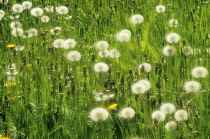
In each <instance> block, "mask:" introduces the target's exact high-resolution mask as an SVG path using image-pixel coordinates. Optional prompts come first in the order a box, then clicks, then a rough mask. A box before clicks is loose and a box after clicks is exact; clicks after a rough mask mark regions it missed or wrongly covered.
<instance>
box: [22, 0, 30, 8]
mask: <svg viewBox="0 0 210 139" xmlns="http://www.w3.org/2000/svg"><path fill="white" fill-rule="evenodd" d="M22 6H23V8H24V9H31V7H32V2H29V1H24V2H23V3H22Z"/></svg>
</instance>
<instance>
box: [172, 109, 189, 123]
mask: <svg viewBox="0 0 210 139" xmlns="http://www.w3.org/2000/svg"><path fill="white" fill-rule="evenodd" d="M174 118H175V119H176V121H184V120H187V119H188V113H187V112H186V111H185V110H178V111H176V113H175V114H174Z"/></svg>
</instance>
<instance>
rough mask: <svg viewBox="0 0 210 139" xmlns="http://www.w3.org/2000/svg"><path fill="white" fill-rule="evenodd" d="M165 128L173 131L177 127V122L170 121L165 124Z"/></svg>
mask: <svg viewBox="0 0 210 139" xmlns="http://www.w3.org/2000/svg"><path fill="white" fill-rule="evenodd" d="M165 128H166V130H168V131H173V130H175V129H176V128H177V123H176V122H175V121H170V122H168V123H166V125H165Z"/></svg>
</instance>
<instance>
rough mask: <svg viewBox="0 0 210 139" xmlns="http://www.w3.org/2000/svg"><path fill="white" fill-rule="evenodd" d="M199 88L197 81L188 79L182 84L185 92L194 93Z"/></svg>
mask: <svg viewBox="0 0 210 139" xmlns="http://www.w3.org/2000/svg"><path fill="white" fill-rule="evenodd" d="M200 89H201V84H200V83H199V82H197V81H188V82H186V83H185V84H184V90H185V91H186V93H195V92H198V91H199V90H200Z"/></svg>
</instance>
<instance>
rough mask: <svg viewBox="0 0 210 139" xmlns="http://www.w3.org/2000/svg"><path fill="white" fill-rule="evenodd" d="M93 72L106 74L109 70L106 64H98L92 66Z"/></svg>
mask: <svg viewBox="0 0 210 139" xmlns="http://www.w3.org/2000/svg"><path fill="white" fill-rule="evenodd" d="M94 70H95V71H96V72H107V71H108V70H109V66H108V65H107V64H106V63H103V62H98V63H96V64H95V65H94Z"/></svg>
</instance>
